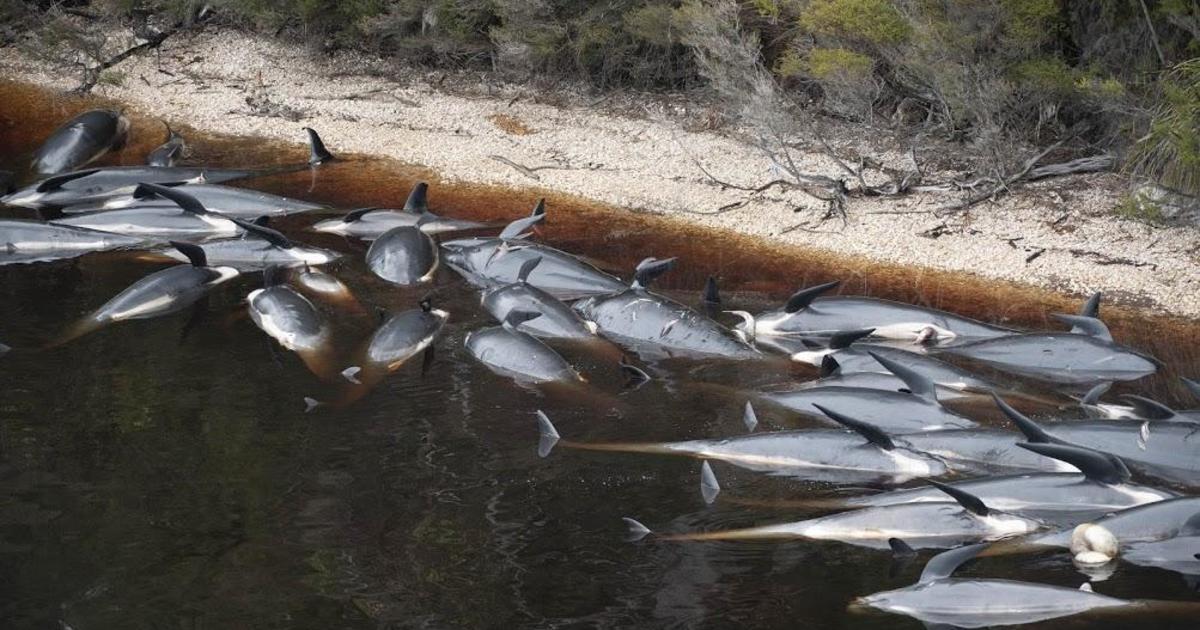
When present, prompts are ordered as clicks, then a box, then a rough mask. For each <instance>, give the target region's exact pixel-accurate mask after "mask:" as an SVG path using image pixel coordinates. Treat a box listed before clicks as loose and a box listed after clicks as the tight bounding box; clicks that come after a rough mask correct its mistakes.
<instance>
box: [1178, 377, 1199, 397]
mask: <svg viewBox="0 0 1200 630" xmlns="http://www.w3.org/2000/svg"><path fill="white" fill-rule="evenodd" d="M1179 380H1180V381H1183V386H1184V387H1186V388H1187V390H1188V391H1189V392H1191V394H1192V397H1193V398H1195V399H1196V400H1200V383H1198V382H1196V381H1193V380H1192V379H1190V378H1185V377H1182V376H1181V377H1179Z"/></svg>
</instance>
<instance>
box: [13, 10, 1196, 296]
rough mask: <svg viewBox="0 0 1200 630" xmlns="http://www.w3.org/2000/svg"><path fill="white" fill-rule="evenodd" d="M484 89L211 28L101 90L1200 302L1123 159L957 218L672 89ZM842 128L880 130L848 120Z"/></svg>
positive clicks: (168, 114)
mask: <svg viewBox="0 0 1200 630" xmlns="http://www.w3.org/2000/svg"><path fill="white" fill-rule="evenodd" d="M0 70H2V71H3V76H5V77H6V78H10V79H14V80H19V81H26V82H31V83H35V84H38V85H42V86H49V87H56V88H64V89H67V88H72V87H74V86H75V85H76V84H77V79H78V71H77V69H72V68H64V67H56V66H54V65H52V64H51V63H49V62H46V61H44V60H40V59H34V58H32V57H30V56H28V55H26V54H24V53H23V52H22V51H20V50H19V49H17V48H11V47H10V48H6V49H0ZM475 88H476V89H464V86H463V85H462V80H461V78H460V80H458V81H456V85H455V89H448V88H446V87H444V86H443V85H441V84H440V83H439V82H438V81H437V80H428V79H426V78H420V79H414V78H406V77H400V78H392V77H389V76H388V68H387V67H386V66H385V65H384V64H383V62H380V61H378V60H375V59H370V58H363V57H361V56H356V55H349V54H347V55H336V56H333V57H331V58H324V59H314V58H311V57H309V56H307V55H303V54H298V53H297V50H296V49H295V48H294V47H289V46H285V45H283V44H280V43H277V42H272V41H268V40H264V39H259V38H255V37H252V36H249V35H244V34H239V33H233V32H212V31H206V32H200V33H196V34H191V35H187V36H179V37H176V38H172V39H170V40H168V41H167V42H165V43H164V44H163V45H162V46H161V48H159V49H158V50H155V51H153V52H152V53H151V54H147V55H143V56H140V57H134V58H131V59H129V60H127V61H125V62H123V63H122V64H120V66H118V67H117V68H115V69H114V70H113V71H112V74H110V76H109V77H108V78H107V80H102V81H101V82H100V84H99V85H98V86H97V88H96V91H97V93H98V94H99V95H101V96H104V97H106V98H111V99H114V100H117V101H120V102H122V103H125V104H126V105H127V106H129V107H131V108H134V109H136V110H139V111H141V112H143V113H145V114H147V115H151V116H155V117H159V118H162V119H164V120H166V121H167V122H172V123H177V124H185V125H188V126H191V127H193V128H195V129H199V130H203V131H213V132H222V133H233V134H243V135H251V136H262V137H268V138H274V139H287V140H294V139H297V135H296V127H297V124H298V123H302V124H305V125H308V126H312V127H316V128H319V129H320V130H321V131H322V134H323V135H324V136H325V138H326V141H327V142H328V143H329V144H330V146H331V148H332V149H334V150H335V151H338V152H342V153H359V154H370V155H378V156H385V157H389V158H393V159H396V160H400V161H403V162H407V163H411V164H418V165H422V166H425V167H428V168H430V169H432V170H434V171H436V172H437V173H438V174H439V175H440V176H441V177H442V178H443V179H446V180H458V181H464V182H473V183H481V184H494V185H504V186H514V187H534V188H539V189H543V190H544V191H553V192H557V193H564V194H570V195H576V196H580V197H584V198H589V199H593V200H596V201H599V202H603V203H606V204H611V205H613V206H616V207H619V208H625V209H629V210H632V211H638V212H648V213H654V214H662V215H668V216H672V217H677V218H678V219H679V220H682V221H687V222H690V223H696V224H701V225H705V226H712V227H718V228H724V229H731V230H735V231H738V232H741V233H744V234H747V235H750V236H755V237H761V238H763V239H766V240H768V241H769V242H771V243H772V244H780V245H787V246H796V247H807V248H817V249H823V250H829V251H833V252H836V253H840V254H846V255H852V256H862V257H865V258H867V259H870V260H873V261H879V262H885V263H893V264H900V265H912V266H919V267H928V268H933V269H939V270H945V271H956V272H968V273H973V274H977V275H980V276H982V277H985V278H991V279H999V280H1007V281H1015V282H1021V283H1026V284H1031V285H1035V286H1040V287H1048V288H1052V289H1056V290H1061V291H1066V292H1070V293H1078V294H1083V293H1087V292H1090V291H1097V290H1100V291H1104V292H1106V293H1107V294H1108V296H1109V299H1110V300H1113V301H1118V302H1126V303H1130V304H1133V305H1138V306H1144V307H1149V308H1152V309H1155V310H1158V311H1160V312H1164V313H1169V314H1173V315H1181V316H1186V317H1200V231H1197V229H1196V228H1192V227H1170V228H1165V227H1158V226H1152V225H1148V224H1146V223H1144V222H1141V221H1136V220H1130V219H1124V218H1120V217H1118V216H1115V215H1114V214H1113V209H1114V208H1115V207H1116V206H1117V205H1118V203H1119V201H1120V199H1121V196H1122V191H1123V185H1122V182H1121V180H1120V178H1119V177H1117V176H1115V175H1105V174H1100V175H1080V176H1072V177H1067V178H1060V179H1054V180H1049V181H1044V182H1040V183H1035V184H1033V185H1030V186H1027V187H1024V188H1021V189H1019V190H1016V191H1014V193H1013V194H1011V195H1006V196H1004V197H1002V198H1000V199H999V200H997V201H996V202H994V203H987V204H981V205H979V206H976V207H974V208H972V209H971V210H970V211H969V212H966V213H962V214H954V215H952V216H939V214H938V213H937V212H936V211H937V210H939V209H940V208H943V207H944V206H945V205H946V204H947V203H950V202H953V201H954V200H956V199H957V198H958V197H956V196H955V195H954V194H951V193H929V194H922V195H913V196H910V197H906V198H900V199H883V198H869V197H868V198H855V199H852V200H851V201H850V203H849V205H848V206H847V208H846V211H847V212H846V216H845V217H844V218H842V217H827V216H824V215H826V212H825V208H824V206H823V204H821V203H820V202H819V201H816V200H814V199H813V198H812V197H809V196H807V195H805V194H803V193H801V192H797V191H779V190H778V189H768V190H766V191H762V192H758V193H749V192H747V191H746V190H742V189H740V188H741V187H743V186H744V187H746V188H755V187H757V186H761V185H762V184H765V183H767V182H769V181H770V180H771V179H773V177H772V173H771V167H770V163H769V161H768V160H767V159H766V158H765V157H764V156H763V155H762V154H761V153H760V152H759V151H758V150H757V149H756V148H755V147H754V146H753V145H752V144H751V143H749V142H747V141H746V139H745V138H744V137H741V136H739V134H738V133H737V132H736V130H730V131H727V132H722V133H718V132H711V131H694V130H692V127H693V125H689V124H688V123H687V120H685V118H686V117H683V116H678V115H674V114H673V113H672V112H671V111H670V108H668V107H664V106H663V103H662V102H655V103H649V104H647V106H646V107H645V108H644V111H645V112H646V113H645V114H644V115H629V112H628V111H624V112H620V113H614V112H602V111H596V110H595V108H594V107H588V106H587V104H586V103H584V102H582V101H579V102H577V103H575V104H570V103H567V104H562V103H558V104H555V105H548V104H542V103H539V102H538V100H539V99H538V98H537V94H536V93H535V92H533V91H532V90H530V89H528V88H522V87H520V86H511V85H492V84H482V85H479V86H475ZM560 100H562V99H560ZM566 100H568V101H569V100H571V99H566ZM831 140H832V141H833V142H835V143H837V144H838V145H839V146H841V147H847V148H853V147H855V146H857V145H859V144H862V145H865V144H866V140H865V139H861V138H856V137H855V134H854V132H853V130H852V129H850V128H847V129H843V130H841V131H840V132H838V133H833V134H831ZM799 157H800V158H801V159H802V160H803V162H804V163H803V164H800V165H799V166H800V168H801V170H804V171H807V172H819V173H829V174H836V173H837V172H838V166H837V165H836V164H835V163H833V162H832V160H831V159H830V158H828V157H827V156H826V155H824V154H823V153H820V152H814V153H811V154H801V155H800V156H799ZM884 157H885V158H888V157H889V156H886V155H885V156H884ZM890 159H892V160H895V162H896V163H897V164H900V163H901V161H902V160H904V159H906V158H905V156H903V155H902V154H900V153H899V152H897V153H895V154H892V155H891V156H890ZM714 177H715V178H716V179H718V180H720V181H722V182H731V183H736V184H738V185H739V186H738V187H737V188H733V187H729V186H724V185H722V184H721V183H719V182H718V181H715V180H714ZM949 178H950V177H949V176H948V177H946V178H945V179H949ZM399 201H400V200H397V202H399Z"/></svg>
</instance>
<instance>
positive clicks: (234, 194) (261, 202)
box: [62, 183, 324, 219]
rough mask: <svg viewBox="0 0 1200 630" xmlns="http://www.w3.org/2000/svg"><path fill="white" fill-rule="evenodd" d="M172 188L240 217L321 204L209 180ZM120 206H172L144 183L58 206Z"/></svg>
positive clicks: (291, 211) (84, 209) (76, 208)
mask: <svg viewBox="0 0 1200 630" xmlns="http://www.w3.org/2000/svg"><path fill="white" fill-rule="evenodd" d="M170 187H171V188H174V189H176V190H178V191H180V192H182V193H184V194H186V195H189V196H191V197H194V198H195V199H196V201H199V202H200V204H201V205H203V206H204V208H205V209H206V210H208V211H209V212H214V213H216V214H222V215H227V216H232V217H237V218H240V219H255V218H258V217H279V216H287V215H291V214H299V213H301V212H309V211H311V210H320V209H321V208H324V206H322V205H321V204H318V203H311V202H308V201H301V200H299V199H291V198H288V197H280V196H279V195H272V194H270V193H265V192H262V191H258V190H253V189H250V188H237V187H233V186H222V185H220V184H210V183H185V184H178V185H175V184H174V183H171V184H170ZM122 208H143V209H154V208H175V204H174V203H173V202H172V201H171V200H169V199H166V198H164V197H162V196H161V195H159V194H157V193H155V192H154V191H152V190H150V189H147V188H145V187H142V188H135V189H134V190H133V191H132V192H130V193H129V194H125V195H117V196H112V197H109V198H107V199H104V200H103V201H100V202H98V203H93V204H76V205H71V206H67V207H65V208H63V209H62V211H63V214H78V213H81V212H96V211H98V210H117V209H122Z"/></svg>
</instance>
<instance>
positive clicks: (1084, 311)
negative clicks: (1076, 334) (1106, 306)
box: [1079, 291, 1101, 319]
mask: <svg viewBox="0 0 1200 630" xmlns="http://www.w3.org/2000/svg"><path fill="white" fill-rule="evenodd" d="M1100 296H1101V294H1100V292H1099V291H1097V292H1095V293H1093V294H1092V297H1090V298H1088V300H1087V302H1084V303H1083V308H1081V309H1079V316H1080V317H1091V318H1093V319H1100Z"/></svg>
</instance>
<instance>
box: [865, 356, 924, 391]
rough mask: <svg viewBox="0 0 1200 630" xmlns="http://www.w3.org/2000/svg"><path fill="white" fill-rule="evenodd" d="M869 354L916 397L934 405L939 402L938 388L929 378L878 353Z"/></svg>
mask: <svg viewBox="0 0 1200 630" xmlns="http://www.w3.org/2000/svg"><path fill="white" fill-rule="evenodd" d="M867 354H869V355H871V358H873V359H875V360H876V361H878V362H879V364H880V365H882V366H883V367H885V368H887V371H889V372H891V373H892V374H895V375H896V377H897V378H899V379H900V380H902V381H904V385H905V386H907V387H908V391H910V392H912V393H913V395H914V396H917V397H920V398H923V399H925V400H928V401H929V402H933V403H936V402H937V401H938V399H937V386H936V385H934V384H933V381H931V380H929V377H928V376H925V375H924V374H921V373H920V372H918V371H916V370H914V369H912V368H910V367H908V366H907V365H904V364H902V363H898V362H896V361H893V360H891V359H889V358H887V357H885V356H883V355H881V354H879V353H877V352H872V351H870V350H868V351H867Z"/></svg>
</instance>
